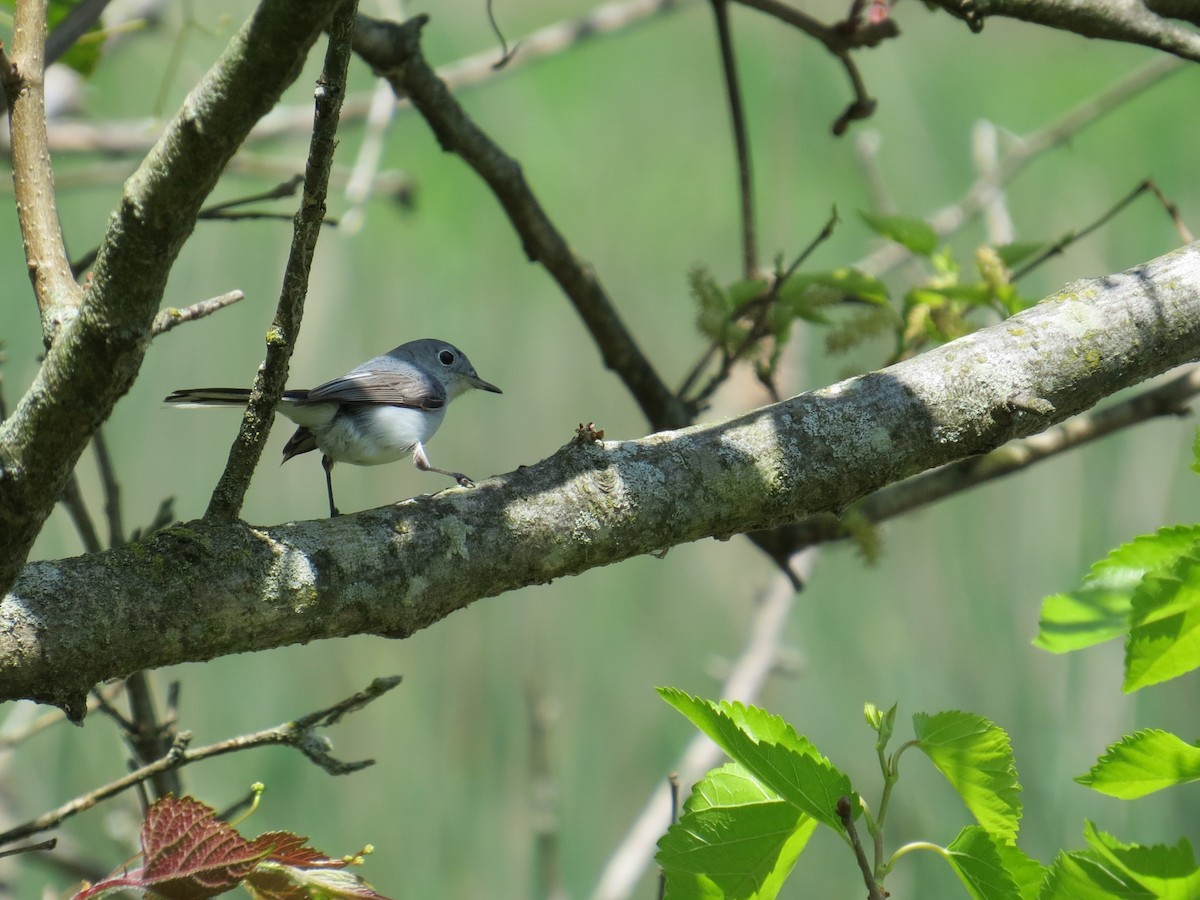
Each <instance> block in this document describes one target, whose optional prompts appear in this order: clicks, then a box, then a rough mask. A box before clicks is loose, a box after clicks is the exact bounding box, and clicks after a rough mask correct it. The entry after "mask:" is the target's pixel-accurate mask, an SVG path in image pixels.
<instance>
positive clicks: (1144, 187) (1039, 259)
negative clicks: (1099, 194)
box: [1012, 179, 1179, 281]
mask: <svg viewBox="0 0 1200 900" xmlns="http://www.w3.org/2000/svg"><path fill="white" fill-rule="evenodd" d="M1151 191H1153V193H1155V194H1156V195H1157V196H1158V197H1159V199H1160V200H1162V201H1163V202H1164V203H1166V198H1165V197H1163V195H1162V194H1161V193H1159V192H1158V190H1157V188H1155V187H1154V182H1152V181H1150V180H1148V179H1147V180H1146V181H1143V182H1142V183H1141V184H1139V185H1138V186H1137V187H1135V188H1134V189H1133V190H1132V191H1130V192H1129V193H1128V194H1126V195H1125V196H1124V197H1122V198H1121V199H1120V200H1118V201H1117V202H1116V203H1115V204H1114V205H1113V206H1112V207H1111V208H1110V209H1109V210H1108V211H1107V212H1104V213H1102V214H1101V215H1100V217H1099V218H1098V219H1096V220H1095V221H1093V222H1092V223H1091V224H1089V225H1087V226H1085V227H1084V228H1083V229H1081V230H1080V231H1072V232H1070V233H1069V234H1067V235H1065V236H1064V237H1062V238H1060V239H1059V240H1057V241H1055V242H1054V243H1053V244H1051V245H1050V246H1049V247H1047V248H1046V249H1045V250H1043V251H1042V252H1041V253H1039V254H1037V255H1036V256H1035V257H1034V258H1033V259H1031V260H1030V261H1029V262H1027V263H1025V265H1023V266H1022V267H1021V268H1019V269H1017V271H1015V272H1013V273H1012V280H1013V281H1017V280H1018V279H1021V278H1024V277H1025V276H1026V275H1028V274H1029V273H1030V272H1032V271H1033V270H1034V269H1036V268H1037V267H1038V266H1040V265H1041V264H1042V263H1044V262H1045V261H1046V260H1048V259H1050V258H1051V257H1054V256H1058V255H1059V254H1060V253H1062V252H1063V250H1065V249H1066V248H1067V247H1069V246H1071V245H1072V244H1074V243H1075V242H1076V241H1081V240H1083V239H1084V238H1085V237H1087V236H1088V235H1089V234H1091V233H1092V232H1093V231H1095V230H1096V229H1097V228H1099V227H1101V226H1102V225H1105V224H1106V223H1108V222H1109V221H1111V220H1112V218H1113V217H1114V216H1116V215H1117V214H1118V213H1119V212H1121V210H1123V209H1124V208H1125V207H1127V206H1128V205H1129V204H1130V203H1132V202H1133V201H1134V200H1136V199H1137V198H1138V197H1140V196H1142V194H1145V193H1150V192H1151ZM1176 221H1179V220H1178V219H1176Z"/></svg>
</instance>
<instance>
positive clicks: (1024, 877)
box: [994, 841, 1049, 900]
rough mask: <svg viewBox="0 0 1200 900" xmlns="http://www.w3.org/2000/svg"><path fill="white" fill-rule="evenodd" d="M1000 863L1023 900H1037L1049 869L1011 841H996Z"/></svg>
mask: <svg viewBox="0 0 1200 900" xmlns="http://www.w3.org/2000/svg"><path fill="white" fill-rule="evenodd" d="M994 843H995V846H996V850H997V852H998V853H999V854H1000V862H1001V863H1002V864H1003V866H1004V870H1005V871H1006V872H1008V874H1009V875H1011V876H1012V879H1013V881H1015V882H1016V883H1017V888H1018V889H1019V890H1020V891H1021V900H1037V897H1038V894H1040V893H1041V891H1042V885H1043V884H1045V883H1046V875H1047V874H1048V873H1049V869H1047V868H1046V867H1045V866H1043V865H1042V864H1041V863H1040V862H1038V861H1037V860H1036V859H1034V858H1033V857H1032V856H1030V855H1029V854H1028V853H1026V852H1025V851H1024V850H1022V849H1021V848H1020V847H1018V846H1017V845H1016V844H1014V843H1012V842H1011V841H995V842H994Z"/></svg>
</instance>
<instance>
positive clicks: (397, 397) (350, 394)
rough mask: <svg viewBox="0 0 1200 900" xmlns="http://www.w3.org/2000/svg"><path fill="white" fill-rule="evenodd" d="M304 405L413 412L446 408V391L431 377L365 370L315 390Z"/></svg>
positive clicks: (327, 383)
mask: <svg viewBox="0 0 1200 900" xmlns="http://www.w3.org/2000/svg"><path fill="white" fill-rule="evenodd" d="M303 402H307V403H384V404H388V405H390V406H408V407H411V408H413V409H441V408H442V407H443V406H445V405H446V389H445V388H444V387H443V386H442V384H441V383H440V382H439V381H437V380H436V379H435V378H433V377H432V376H424V375H421V374H419V373H415V372H411V371H392V370H387V369H382V370H381V369H368V368H362V369H355V370H354V371H353V372H349V373H347V374H345V375H343V376H342V377H341V378H335V379H333V381H327V382H325V383H324V384H322V385H320V386H318V387H315V388H313V389H312V390H311V391H309V392H308V398H307V400H305V401H303Z"/></svg>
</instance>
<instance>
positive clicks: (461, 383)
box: [166, 338, 502, 516]
mask: <svg viewBox="0 0 1200 900" xmlns="http://www.w3.org/2000/svg"><path fill="white" fill-rule="evenodd" d="M471 388H478V389H479V390H481V391H491V392H492V393H494V394H499V393H502V391H501V390H500V388H498V387H496V386H495V385H494V384H489V383H488V382H486V381H484V380H483V379H482V378H480V377H479V376H478V375H476V374H475V368H474V366H472V365H471V361H470V360H469V359H467V356H466V354H465V353H463V352H462V351H461V350H459V349H458V348H457V347H455V346H454V345H453V344H448V343H446V342H445V341H438V340H434V339H432V338H425V339H423V340H419V341H409V342H408V343H407V344H401V345H400V346H399V347H397V348H396V349H395V350H393V351H392V352H390V353H386V354H384V355H383V356H377V357H375V358H374V359H369V360H367V361H366V362H365V363H363V364H362V365H361V366H357V367H356V368H353V369H351V370H350V371H349V372H347V373H346V374H345V375H343V376H342V377H341V378H335V379H333V381H327V382H325V383H324V384H322V385H321V386H320V387H315V388H313V389H312V390H311V391H302V390H293V391H284V394H283V399H282V400H281V401H280V402H279V406H278V407H276V408H277V410H278V411H279V412H280V413H282V414H283V415H284V416H286V417H287V418H289V419H291V420H292V421H293V422H295V423H296V425H298V426H299V427H298V428H297V429H296V433H295V434H293V435H292V436H291V438H289V439H288V442H287V443H286V444H284V446H283V461H284V462H287V461H288V460H289V459H291V458H292V457H293V456H299V455H300V454H301V453H307V452H308V451H310V450H320V451H321V465H322V466H323V467H324V469H325V487H326V489H327V490H328V491H329V515H331V516H336V515H338V509H337V507H336V506H335V505H334V503H333V477H332V475H331V471H332V469H333V464H334V463H335V462H348V463H353V464H354V465H357V466H377V465H380V464H382V463H390V462H395V461H396V460H398V459H403V458H404V457H406V456H408V454H410V453H411V454H412V458H413V462H414V463H416V466H417V468H418V469H421V470H422V471H425V472H440V473H441V474H443V475H449V476H450V477H451V478H453V479H454V480H455V481H457V482H458V483H459V484H461V485H462V486H463V487H469V486H470V485H471V484H473V482H472V481H471V479H470V478H468V477H467V476H466V475H464V474H462V473H461V472H448V471H446V470H445V469H439V468H437V467H436V466H434V465H432V464H431V463H430V462H429V457H428V456H426V455H425V446H424V445H425V442H426V441H428V440H429V439H430V438H431V437H433V434H434V432H435V431H437V430H438V426H439V425H441V424H442V419H444V418H445V417H446V404H448V403H449V402H450V401H451V400H453V399H454V398H455V397H458V396H459V395H461V394H464V393H466V392H467V391H468V390H470V389H471ZM249 397H250V391H249V390H248V389H247V388H188V389H185V390H181V391H174V392H172V393H171V395H170V396H169V397H167V398H166V402H167V403H178V404H180V405H181V406H245V405H246V401H247V399H248V398H249Z"/></svg>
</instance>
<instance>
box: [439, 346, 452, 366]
mask: <svg viewBox="0 0 1200 900" xmlns="http://www.w3.org/2000/svg"><path fill="white" fill-rule="evenodd" d="M438 362H440V363H441V364H442V365H443V366H452V365H454V352H453V351H452V350H443V351H441V352H440V353H439V354H438Z"/></svg>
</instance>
